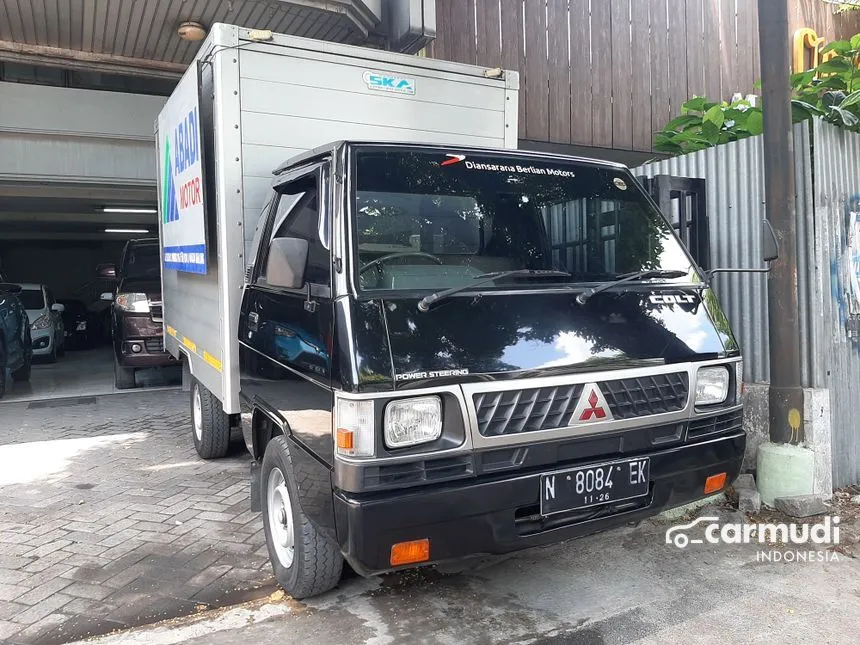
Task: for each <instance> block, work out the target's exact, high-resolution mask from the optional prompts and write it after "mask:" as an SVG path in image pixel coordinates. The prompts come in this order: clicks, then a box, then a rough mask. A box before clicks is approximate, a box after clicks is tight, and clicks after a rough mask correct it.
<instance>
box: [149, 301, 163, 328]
mask: <svg viewBox="0 0 860 645" xmlns="http://www.w3.org/2000/svg"><path fill="white" fill-rule="evenodd" d="M149 316H150V318H152V322H157V323H160V322H164V310H163V307H162V302H161V300H150V301H149Z"/></svg>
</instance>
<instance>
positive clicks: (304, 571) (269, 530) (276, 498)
mask: <svg viewBox="0 0 860 645" xmlns="http://www.w3.org/2000/svg"><path fill="white" fill-rule="evenodd" d="M260 477H261V493H262V495H261V496H262V502H263V528H264V530H265V534H266V548H267V549H268V551H269V560H270V561H271V563H272V569H273V571H274V574H275V578H277V580H278V584H280V585H281V587H283V588H284V591H286V592H287V593H288V594H290V595H291V596H292V597H293V598H296V599H298V600H301V599H302V598H310V597H313V596H318V595H320V594H322V593H325V592H326V591H329V590H331V589H334V587H336V586H337V583H338V582H339V581H340V576H341V573H342V571H343V556H342V555H341V553H340V549H339V548H338V546H337V545H336V544H335V543H334V542H332V541H331V539H329V538H328V537H326V536H325V535H323V534H321V533H320V532H319V531H317V529H316V528H315V527H314V525H313V524H312V523H311V522H310V520H309V519H308V517H307V516H306V515H305V513H304V511H303V510H302V507H301V505H300V504H299V497H298V488H297V486H296V482H295V479H294V477H293V468H292V461H291V459H290V450H289V446H288V444H287V439H286V437H284V436H283V435H279V436H277V437H274V438H273V439H272V440H271V441H270V442H269V445H268V446H266V454H265V455H264V456H263V465H262V468H261V469H260ZM290 543H292V547H290V546H289V545H290Z"/></svg>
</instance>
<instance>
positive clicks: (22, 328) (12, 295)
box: [0, 274, 33, 398]
mask: <svg viewBox="0 0 860 645" xmlns="http://www.w3.org/2000/svg"><path fill="white" fill-rule="evenodd" d="M19 293H21V287H20V286H18V285H17V284H9V283H7V282H5V281H4V279H3V275H2V274H0V398H2V396H3V394H4V393H5V392H6V371H7V370H9V371H10V372H11V374H12V380H14V381H29V380H30V363H31V361H32V360H33V346H32V343H31V341H30V321H29V319H28V318H27V311H26V310H25V309H24V305H22V304H21V301H20V300H18V297H17V294H19Z"/></svg>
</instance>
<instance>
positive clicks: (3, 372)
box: [0, 340, 7, 399]
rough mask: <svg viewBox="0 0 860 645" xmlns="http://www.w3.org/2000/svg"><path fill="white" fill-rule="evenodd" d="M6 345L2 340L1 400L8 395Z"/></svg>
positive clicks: (0, 357)
mask: <svg viewBox="0 0 860 645" xmlns="http://www.w3.org/2000/svg"><path fill="white" fill-rule="evenodd" d="M6 360H7V354H6V343H5V342H4V341H2V340H0V399H2V398H3V395H4V394H6Z"/></svg>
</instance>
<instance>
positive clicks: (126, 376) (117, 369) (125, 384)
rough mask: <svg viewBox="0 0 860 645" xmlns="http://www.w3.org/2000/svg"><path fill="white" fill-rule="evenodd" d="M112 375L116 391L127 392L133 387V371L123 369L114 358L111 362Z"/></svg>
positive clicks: (126, 368) (127, 368) (131, 369)
mask: <svg viewBox="0 0 860 645" xmlns="http://www.w3.org/2000/svg"><path fill="white" fill-rule="evenodd" d="M113 375H114V382H115V383H116V388H117V389H118V390H128V389H130V388H133V387H134V369H133V368H130V367H123V366H122V365H120V364H119V361H118V360H117V359H116V358H114V361H113Z"/></svg>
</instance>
